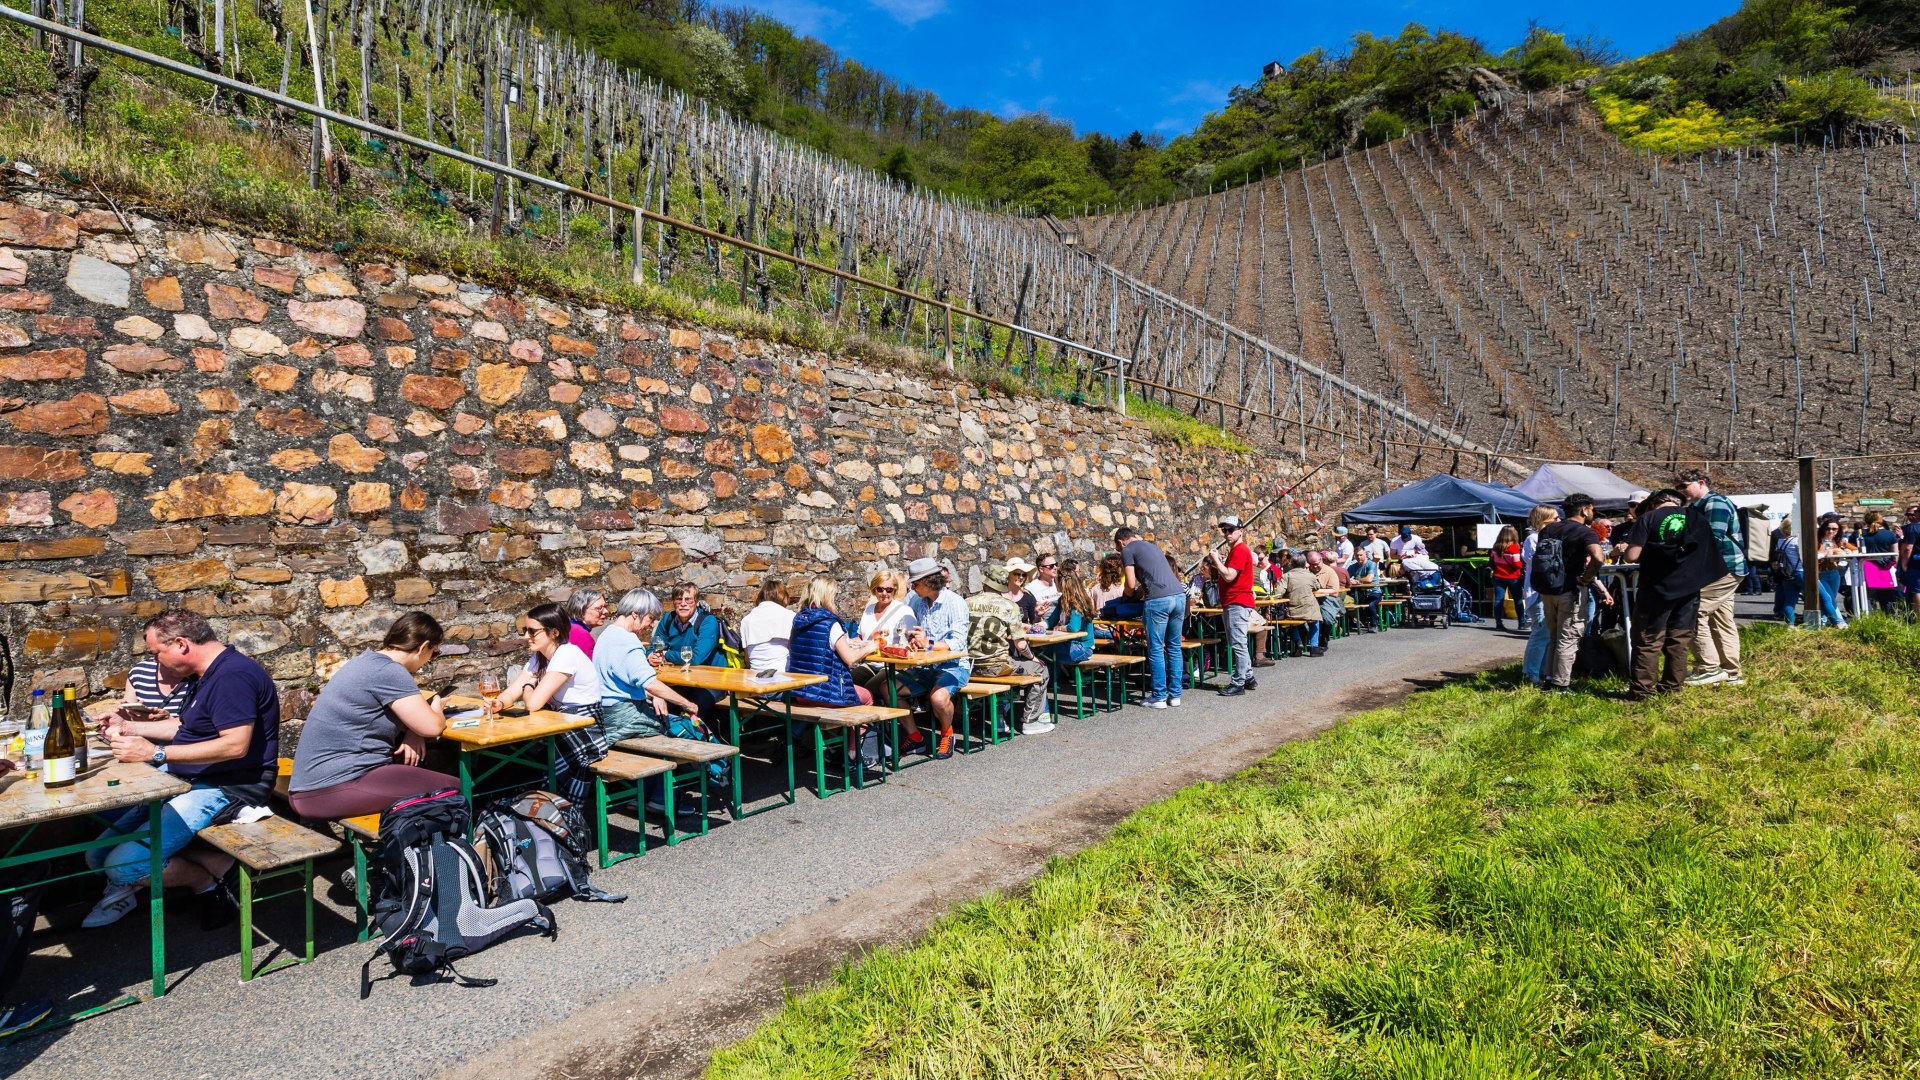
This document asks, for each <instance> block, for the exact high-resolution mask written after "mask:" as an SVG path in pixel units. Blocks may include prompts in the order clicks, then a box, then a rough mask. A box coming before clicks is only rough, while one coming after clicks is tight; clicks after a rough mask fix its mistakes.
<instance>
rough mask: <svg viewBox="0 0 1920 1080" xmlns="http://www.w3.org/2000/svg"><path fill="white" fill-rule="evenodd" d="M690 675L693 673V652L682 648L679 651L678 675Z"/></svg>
mask: <svg viewBox="0 0 1920 1080" xmlns="http://www.w3.org/2000/svg"><path fill="white" fill-rule="evenodd" d="M692 673H693V650H692V649H685V648H683V649H681V650H680V674H682V675H690V674H692Z"/></svg>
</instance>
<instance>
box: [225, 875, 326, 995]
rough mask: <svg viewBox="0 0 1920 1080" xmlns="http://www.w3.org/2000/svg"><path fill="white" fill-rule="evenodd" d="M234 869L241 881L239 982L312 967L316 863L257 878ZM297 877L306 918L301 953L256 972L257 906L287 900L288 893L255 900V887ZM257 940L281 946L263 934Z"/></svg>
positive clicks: (256, 897) (259, 897)
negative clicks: (292, 968) (302, 966)
mask: <svg viewBox="0 0 1920 1080" xmlns="http://www.w3.org/2000/svg"><path fill="white" fill-rule="evenodd" d="M235 868H236V869H237V870H238V871H239V877H240V896H239V900H240V981H241V982H243V983H244V982H252V981H253V980H254V979H255V978H257V977H259V976H261V975H265V974H266V973H267V972H269V971H278V970H279V969H281V968H283V967H287V966H289V965H292V964H308V963H312V962H313V956H314V941H313V938H314V935H313V860H312V859H306V860H304V861H302V862H301V863H299V864H298V866H297V867H291V868H283V869H280V870H273V871H269V872H267V873H265V874H262V875H260V876H259V877H257V878H256V877H255V876H254V872H253V870H252V869H251V868H250V867H248V866H247V864H246V863H237V864H236V867H235ZM294 874H298V875H299V877H300V894H301V903H302V904H303V905H304V907H303V915H304V923H305V927H306V937H305V939H304V940H303V942H302V947H301V950H300V953H299V955H297V956H286V957H282V958H281V959H279V960H276V961H274V962H272V963H270V964H268V965H266V966H265V967H262V968H258V969H256V968H255V967H254V938H255V936H256V934H255V930H254V924H253V907H254V904H255V903H256V902H258V901H260V900H270V899H274V898H275V897H280V896H285V895H286V893H284V892H280V893H274V894H272V895H271V896H256V895H255V888H254V887H255V885H256V884H263V883H265V882H267V881H271V880H273V879H274V878H277V877H290V876H292V875H294ZM258 936H260V937H262V938H264V939H265V940H266V942H267V943H268V944H269V945H275V944H278V943H277V942H275V941H274V940H273V939H272V938H270V937H266V935H264V934H262V935H258Z"/></svg>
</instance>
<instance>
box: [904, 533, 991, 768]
mask: <svg viewBox="0 0 1920 1080" xmlns="http://www.w3.org/2000/svg"><path fill="white" fill-rule="evenodd" d="M946 581H947V568H945V567H942V566H941V565H940V564H939V563H938V562H936V561H934V560H933V559H915V560H913V561H912V562H911V563H908V564H907V587H908V589H909V590H911V591H912V593H913V595H912V596H911V597H909V598H908V599H907V606H908V608H909V609H911V610H912V612H913V617H914V619H915V620H917V621H918V623H919V625H918V626H917V627H916V628H915V629H914V640H915V642H916V643H917V644H920V645H921V646H923V647H925V648H930V649H950V650H952V651H954V652H957V653H960V654H961V655H960V657H959V659H956V660H943V661H941V662H940V663H938V664H929V665H927V666H925V667H915V668H905V669H902V670H901V672H900V681H901V682H902V683H903V684H905V686H906V687H907V690H908V692H909V693H913V694H925V695H927V704H928V706H929V707H930V708H931V709H932V710H933V722H934V727H935V728H936V729H937V730H938V732H939V740H938V742H937V743H936V744H935V746H934V749H933V756H934V757H936V758H942V759H945V758H950V757H952V756H953V695H955V694H957V693H959V692H960V688H961V687H963V686H965V685H967V680H968V679H969V678H971V677H972V676H973V662H972V660H970V659H969V658H968V656H967V651H968V650H967V629H968V627H967V624H968V622H969V616H968V613H967V602H966V601H965V600H962V599H960V597H959V595H958V594H956V593H955V592H954V591H953V590H952V589H949V588H947V587H946ZM916 743H918V745H915V744H916ZM925 746H926V744H925V740H924V739H919V740H911V739H910V741H909V743H908V745H907V750H908V751H909V752H912V751H913V750H920V751H921V752H922V753H925Z"/></svg>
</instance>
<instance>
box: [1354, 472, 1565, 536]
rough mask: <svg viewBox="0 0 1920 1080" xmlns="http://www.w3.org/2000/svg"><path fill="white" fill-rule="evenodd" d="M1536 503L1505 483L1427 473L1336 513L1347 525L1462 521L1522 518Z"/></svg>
mask: <svg viewBox="0 0 1920 1080" xmlns="http://www.w3.org/2000/svg"><path fill="white" fill-rule="evenodd" d="M1535 505H1537V503H1536V502H1535V500H1533V499H1531V498H1528V497H1527V496H1525V495H1522V494H1521V493H1519V492H1518V491H1515V490H1514V489H1512V488H1510V487H1508V486H1507V485H1505V484H1489V483H1484V482H1482V481H1479V480H1466V479H1463V478H1461V477H1458V476H1445V475H1442V476H1429V477H1427V478H1426V479H1425V480H1420V481H1417V482H1415V483H1412V484H1408V485H1407V486H1406V487H1403V488H1401V489H1400V490H1398V491H1389V492H1387V493H1386V494H1385V495H1382V496H1380V497H1379V498H1377V499H1374V500H1372V501H1371V502H1366V503H1362V504H1360V505H1359V506H1356V507H1354V508H1353V509H1352V510H1348V511H1347V512H1346V513H1344V514H1341V515H1340V520H1341V521H1342V522H1343V523H1344V524H1347V525H1398V524H1400V523H1401V522H1406V523H1407V524H1409V525H1464V524H1467V523H1469V522H1481V523H1484V524H1487V525H1497V524H1499V523H1501V522H1503V521H1512V522H1525V521H1526V519H1527V515H1528V514H1529V513H1531V512H1532V511H1533V508H1534V506H1535Z"/></svg>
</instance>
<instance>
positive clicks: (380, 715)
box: [287, 611, 460, 821]
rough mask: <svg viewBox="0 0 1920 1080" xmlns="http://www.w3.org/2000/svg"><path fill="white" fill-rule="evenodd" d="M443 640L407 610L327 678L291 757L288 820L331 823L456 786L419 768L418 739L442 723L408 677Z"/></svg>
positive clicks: (421, 744)
mask: <svg viewBox="0 0 1920 1080" xmlns="http://www.w3.org/2000/svg"><path fill="white" fill-rule="evenodd" d="M444 637H445V634H444V633H443V632H442V631H441V629H440V624H439V623H438V622H437V621H435V620H434V618H433V616H431V615H428V614H425V613H424V612H418V611H409V612H407V613H406V614H405V615H402V616H400V617H399V618H398V619H395V620H394V621H393V625H392V626H390V627H388V628H387V634H386V637H385V638H383V639H382V640H381V642H380V648H378V649H376V650H371V651H368V652H364V653H361V654H360V655H359V656H356V657H354V658H353V659H352V660H349V661H347V662H346V663H345V664H343V665H342V666H341V667H340V669H339V670H338V671H336V672H334V673H333V678H332V679H329V680H328V681H327V685H326V686H325V687H323V688H322V689H321V691H320V696H319V697H317V698H315V699H314V702H313V709H312V710H311V711H310V712H309V713H308V714H307V723H306V726H305V728H303V729H302V730H301V733H300V745H299V747H298V748H296V749H295V750H294V752H293V778H292V780H291V782H290V783H289V784H288V785H287V801H288V802H290V803H292V804H293V809H294V812H295V813H297V814H299V815H300V816H302V817H309V818H318V819H323V820H328V821H338V820H339V819H341V818H349V817H358V816H359V815H361V814H378V813H381V812H382V811H384V810H386V809H387V807H389V806H392V805H393V804H394V803H396V802H398V801H399V800H401V799H404V798H407V797H408V796H411V795H425V794H427V793H428V792H432V791H444V790H446V789H447V788H457V787H459V786H460V781H459V780H458V779H457V778H455V777H452V776H448V775H447V774H446V773H443V772H434V771H432V770H430V769H422V768H420V767H419V766H420V755H421V754H422V753H423V752H424V751H425V750H426V740H428V739H431V738H434V737H435V736H437V735H439V734H440V733H441V731H443V730H444V729H445V728H446V726H447V717H446V714H445V712H444V711H443V710H442V709H441V706H440V702H439V701H438V700H437V699H435V700H428V699H427V698H426V697H423V696H422V695H421V693H420V688H419V687H418V686H417V685H415V683H414V679H413V677H414V675H415V674H416V673H418V672H419V671H420V669H421V668H423V667H425V666H426V665H427V661H429V660H432V659H433V657H434V654H435V653H437V652H439V650H440V642H441V640H442V639H443V638H444ZM396 759H398V760H396Z"/></svg>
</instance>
